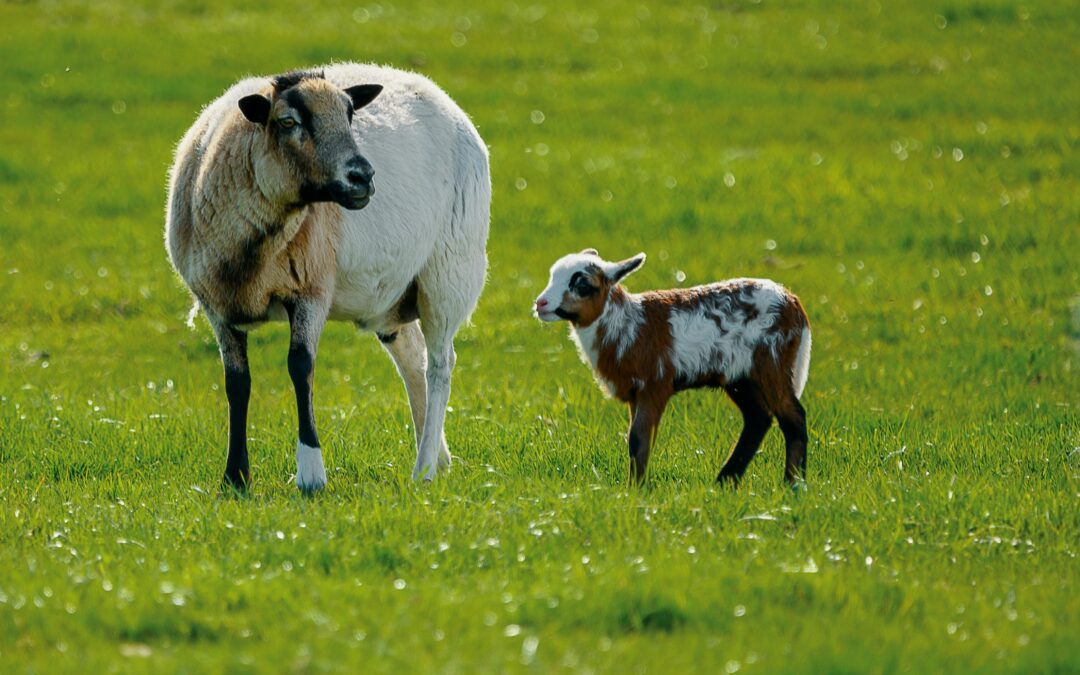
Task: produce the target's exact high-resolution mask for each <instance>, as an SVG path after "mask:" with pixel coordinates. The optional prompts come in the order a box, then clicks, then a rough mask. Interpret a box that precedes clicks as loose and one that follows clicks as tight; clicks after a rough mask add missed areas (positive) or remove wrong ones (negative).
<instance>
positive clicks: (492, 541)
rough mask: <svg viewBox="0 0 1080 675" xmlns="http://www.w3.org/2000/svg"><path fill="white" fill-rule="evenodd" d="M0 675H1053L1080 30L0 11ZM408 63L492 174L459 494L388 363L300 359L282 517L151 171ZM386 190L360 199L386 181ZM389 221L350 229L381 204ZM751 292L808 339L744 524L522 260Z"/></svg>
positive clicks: (739, 15)
mask: <svg viewBox="0 0 1080 675" xmlns="http://www.w3.org/2000/svg"><path fill="white" fill-rule="evenodd" d="M0 25H2V26H3V28H2V30H0V64H2V65H0V75H2V83H3V87H2V89H0V110H2V111H3V124H0V471H2V474H0V543H2V546H0V570H2V571H0V669H2V670H5V671H9V672H58V671H90V670H96V671H102V670H110V671H111V670H122V671H127V670H136V671H147V670H154V671H159V672H174V671H179V672H196V671H198V672H204V671H205V672H281V671H295V672H320V671H324V670H352V671H372V672H376V671H380V672H401V671H418V672H432V671H438V672H460V673H472V672H480V671H491V670H497V669H498V670H508V671H515V670H536V671H542V672H554V671H557V672H575V673H588V672H631V673H639V672H687V671H698V672H722V671H726V672H736V671H745V672H755V671H761V672H814V673H820V672H894V671H909V672H934V671H937V672H963V671H976V670H977V671H979V672H996V671H1012V672H1025V673H1030V672H1054V671H1056V672H1062V671H1075V670H1076V669H1077V668H1078V667H1080V665H1078V664H1080V661H1078V657H1077V654H1078V649H1080V640H1078V638H1077V630H1078V628H1080V599H1078V598H1080V589H1078V581H1080V564H1078V561H1077V559H1076V556H1077V552H1078V549H1080V545H1078V541H1080V537H1078V532H1080V418H1078V414H1077V405H1078V403H1080V401H1078V400H1077V392H1078V391H1080V388H1078V379H1077V374H1076V370H1077V368H1078V367H1080V299H1078V297H1080V273H1078V270H1077V259H1078V254H1080V242H1078V227H1077V224H1078V220H1080V198H1078V195H1080V178H1078V176H1080V159H1078V153H1077V152H1076V149H1077V140H1078V137H1080V116H1078V114H1077V110H1080V86H1077V74H1076V70H1077V65H1078V64H1080V48H1078V47H1077V45H1078V44H1080V41H1078V39H1077V38H1078V36H1080V10H1078V9H1077V8H1076V6H1075V5H1074V4H1073V3H1067V2H1049V1H1047V2H1025V3H1023V4H1016V3H1010V2H997V1H992V0H988V1H985V2H966V1H961V0H955V1H949V0H935V1H921V0H920V1H917V2H915V1H913V2H885V1H881V2H876V1H869V2H810V1H807V2H770V1H769V0H762V1H761V2H736V1H729V2H712V3H702V4H690V3H685V4H684V3H662V4H657V3H651V4H650V3H633V2H630V3H624V2H613V1H610V2H576V3H570V2H548V3H543V2H528V0H525V1H523V2H497V1H493V0H479V1H478V2H475V3H458V2H438V3H435V2H430V3H422V4H420V3H417V4H408V3H401V4H388V3H383V4H359V5H344V4H335V3H284V2H278V1H277V0H261V1H260V2H229V3H217V2H164V3H150V2H146V3H136V2H131V3H122V2H94V3H87V2H67V1H62V0H61V1H55V2H40V3H39V2H3V3H0ZM331 60H357V61H374V62H380V63H388V64H393V65H396V66H400V67H405V68H410V69H414V70H417V71H420V72H422V73H424V74H426V75H428V76H430V77H431V78H432V79H433V80H435V81H436V82H437V83H439V84H440V85H441V86H442V87H443V88H444V89H446V91H448V92H449V93H450V95H451V96H453V97H454V98H455V100H457V101H458V102H459V103H460V104H461V106H462V107H463V108H464V109H465V110H466V111H468V112H469V113H470V115H471V116H472V118H473V120H474V122H475V123H476V125H477V127H478V128H479V130H480V133H481V134H482V136H483V137H484V139H485V140H486V142H487V143H488V144H489V146H490V150H491V163H492V176H493V187H494V202H493V211H492V227H491V238H490V247H489V254H490V259H491V265H490V278H489V281H488V284H487V287H486V290H485V293H484V296H483V297H482V299H481V303H480V307H479V309H478V310H477V312H476V314H475V316H474V317H473V319H474V323H473V324H472V325H471V326H469V327H467V328H465V329H463V330H462V332H461V333H460V334H459V337H458V340H457V352H458V367H457V370H456V372H455V377H454V391H453V395H452V398H451V407H452V412H450V413H449V414H448V423H447V435H448V439H449V443H450V446H451V451H452V452H453V453H454V455H455V457H456V461H455V464H454V468H453V471H452V472H451V473H450V474H448V475H446V476H444V477H440V479H439V480H438V481H437V482H435V483H434V484H431V485H415V484H413V483H412V482H411V481H410V480H409V479H408V476H409V472H410V468H411V466H412V463H413V460H414V458H415V451H414V448H413V446H412V431H411V429H410V428H409V427H408V424H409V417H408V406H407V404H406V401H405V397H404V391H403V388H402V386H401V383H400V381H399V380H398V379H397V376H396V374H395V372H394V370H393V367H392V365H391V363H390V361H389V359H387V358H386V357H385V355H384V354H382V353H381V349H380V348H379V346H378V343H377V341H376V340H375V339H374V337H373V336H371V335H366V334H362V333H357V331H355V330H354V329H352V328H351V327H349V326H344V325H333V326H330V327H329V328H328V330H327V332H326V333H325V334H324V337H323V340H322V349H321V351H320V354H319V362H318V367H317V371H316V380H315V382H316V414H317V417H318V422H319V426H320V436H321V437H322V439H323V442H324V444H325V454H326V458H327V465H328V466H327V468H328V472H329V474H330V485H329V488H328V489H327V491H326V492H325V493H324V494H322V495H321V496H319V497H318V498H316V499H313V500H309V499H305V498H303V497H300V496H299V495H298V494H297V493H296V490H295V487H294V486H293V485H292V484H291V482H290V479H291V472H292V470H293V468H294V465H293V449H294V447H295V445H294V444H295V433H296V431H295V426H294V425H295V420H294V403H293V400H292V392H291V386H290V384H289V380H288V375H287V372H286V369H285V356H286V350H287V331H286V330H285V329H284V327H283V326H269V327H266V328H264V329H262V330H260V331H258V332H257V333H255V334H254V336H253V338H252V368H253V377H254V391H253V398H252V409H251V424H250V429H249V435H250V437H251V446H252V447H251V452H252V468H253V472H254V477H255V484H254V486H253V489H252V491H251V494H250V496H248V497H247V498H243V499H234V498H231V497H228V496H223V495H222V494H221V493H220V492H219V490H218V481H219V480H220V475H221V471H222V469H223V466H224V458H225V431H226V403H225V396H224V392H223V391H222V386H221V372H220V363H219V361H218V357H217V351H216V347H215V345H214V343H213V339H212V337H211V334H210V331H209V328H208V326H207V325H206V324H205V322H204V321H202V320H200V321H199V322H198V323H197V325H196V329H195V330H194V331H192V330H190V329H188V328H187V327H185V326H184V317H185V315H186V312H187V309H188V307H189V300H188V297H187V294H186V292H185V291H184V290H183V288H182V286H181V284H180V283H179V281H178V280H177V278H176V277H175V276H174V274H173V272H172V271H171V269H170V267H169V264H168V261H167V258H166V255H165V250H164V246H163V244H162V230H163V220H164V218H163V213H164V206H163V205H164V199H165V178H166V172H167V169H168V166H169V164H170V162H171V152H172V148H173V146H174V144H175V143H176V142H177V141H178V139H179V138H180V136H181V135H182V134H183V133H184V131H185V130H186V129H187V127H188V126H189V125H190V124H191V123H192V121H193V120H194V118H195V116H196V115H197V113H198V111H199V109H200V107H201V106H202V105H204V104H206V103H207V102H209V101H210V100H212V99H213V98H214V97H216V96H217V95H219V94H220V93H221V92H222V91H224V90H225V89H226V88H227V87H228V86H229V84H231V83H232V82H233V81H235V80H236V79H238V78H240V77H241V76H243V75H246V74H271V73H275V72H280V71H284V70H287V69H291V68H294V67H298V66H307V65H313V64H318V63H323V62H327V61H331ZM376 170H377V167H376ZM376 198H377V197H376ZM586 246H595V247H597V248H599V249H600V252H601V254H603V255H605V256H606V257H609V258H620V257H626V256H629V255H631V254H633V253H636V252H637V251H639V250H640V251H645V252H647V253H648V254H649V261H648V262H647V263H646V265H645V267H644V268H642V270H641V271H640V272H638V273H637V274H636V275H635V276H634V277H632V278H631V279H630V280H629V282H628V286H629V288H630V289H631V290H643V289H646V288H659V287H672V286H678V285H692V284H696V283H703V282H707V281H712V280H716V279H721V278H726V277H734V276H765V277H771V278H774V279H776V280H778V281H780V282H782V283H784V284H785V285H787V286H788V287H790V288H791V289H793V290H794V291H795V292H797V293H798V294H799V295H800V296H801V297H802V298H803V301H804V304H805V305H806V307H807V309H808V312H809V314H810V317H811V321H812V322H813V327H814V328H813V331H814V353H813V359H812V364H811V373H810V381H809V385H808V387H807V390H806V393H805V395H804V398H803V400H804V403H805V406H806V408H807V411H808V416H809V425H810V435H811V446H810V454H809V471H810V483H809V486H808V489H807V490H806V491H805V492H803V493H801V494H798V495H795V494H792V493H790V492H789V491H788V490H787V489H785V488H784V486H783V484H782V480H781V477H782V470H783V467H782V464H783V462H782V455H783V451H782V448H781V443H780V434H779V432H777V431H773V432H772V433H771V434H770V435H769V437H768V438H767V440H766V444H765V446H764V447H763V450H762V453H761V454H760V455H759V457H758V458H757V459H756V460H755V461H754V463H753V464H752V465H751V468H750V474H749V477H748V480H747V481H746V483H745V484H744V489H741V490H740V491H738V492H736V493H732V492H727V491H723V490H718V489H716V488H715V487H714V486H713V484H712V481H713V479H714V477H715V475H716V472H717V470H718V469H719V466H720V463H721V462H722V461H723V459H724V457H725V456H726V453H727V449H728V448H729V447H730V445H731V443H732V442H733V441H734V439H735V437H736V436H737V434H738V429H739V420H738V415H737V411H736V409H735V408H734V406H732V405H731V404H730V403H729V402H728V401H726V400H725V399H724V397H723V396H722V395H721V394H718V393H717V392H693V393H687V394H683V395H681V396H680V397H679V398H677V399H675V401H674V402H673V405H672V407H671V408H669V411H668V413H667V415H666V417H665V419H664V423H663V426H662V428H661V433H660V438H659V448H660V449H659V451H658V453H657V454H654V456H653V460H652V463H651V473H652V476H651V484H650V486H649V487H648V488H647V489H645V490H638V489H631V488H629V487H628V486H627V484H626V482H625V476H626V473H627V458H626V450H625V446H624V440H623V438H624V433H625V429H626V413H625V410H624V409H623V408H622V406H620V405H619V404H617V403H615V402H613V401H607V400H604V399H603V397H602V395H601V394H600V392H599V391H598V389H597V388H596V386H595V385H594V384H593V382H592V379H591V376H590V374H589V372H588V369H587V368H586V367H585V366H584V365H582V364H581V363H580V362H579V359H578V356H577V354H576V353H575V351H574V349H573V346H572V344H571V343H570V341H569V340H568V339H567V338H566V335H565V329H564V328H563V327H562V326H556V327H553V326H542V325H540V324H539V323H538V322H536V321H535V320H534V319H533V318H531V317H530V306H531V303H532V300H533V298H535V296H536V295H537V294H538V293H539V292H540V291H541V290H542V289H543V287H544V285H545V283H546V279H547V269H548V266H549V265H550V264H551V263H552V262H553V261H554V260H555V259H556V258H558V257H559V256H561V255H563V254H565V253H567V252H570V251H575V250H579V249H581V248H584V247H586Z"/></svg>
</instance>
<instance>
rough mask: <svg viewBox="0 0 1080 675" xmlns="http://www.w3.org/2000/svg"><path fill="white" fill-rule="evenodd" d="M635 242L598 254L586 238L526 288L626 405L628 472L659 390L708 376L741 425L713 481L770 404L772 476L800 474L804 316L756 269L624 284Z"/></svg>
mask: <svg viewBox="0 0 1080 675" xmlns="http://www.w3.org/2000/svg"><path fill="white" fill-rule="evenodd" d="M644 262H645V254H644V253H639V254H638V255H636V256H634V257H632V258H628V259H626V260H623V261H621V262H608V261H606V260H603V259H602V258H600V256H599V255H598V254H597V252H596V249H585V250H584V251H582V252H581V253H574V254H570V255H567V256H564V257H562V258H560V259H559V260H558V261H556V263H555V264H554V265H553V266H552V267H551V279H550V281H549V283H548V286H547V288H545V289H544V292H543V293H541V294H540V296H539V297H538V298H537V299H536V304H535V307H534V312H535V315H536V316H537V318H539V319H540V320H541V321H559V320H560V319H561V320H565V321H569V322H570V326H571V331H570V335H571V338H572V339H573V340H574V342H575V343H577V346H578V351H579V352H580V354H581V358H582V360H583V361H585V362H586V363H587V364H589V366H590V367H591V368H592V370H593V375H594V377H595V378H596V381H597V383H598V384H599V385H600V387H601V389H603V390H604V391H605V393H607V394H608V395H609V396H614V397H615V398H617V399H619V400H620V401H624V402H625V403H628V404H629V406H630V432H629V435H628V443H629V446H630V459H631V469H630V470H631V475H632V477H633V478H635V479H636V480H637V481H638V482H639V483H640V482H643V481H644V480H645V469H646V467H647V466H648V463H649V452H650V449H651V447H652V445H653V443H654V442H655V439H656V432H657V429H658V425H659V424H660V418H661V416H662V415H663V414H664V409H665V407H666V406H667V403H668V400H669V399H670V398H671V397H672V396H673V395H674V394H675V393H677V392H679V391H683V390H685V389H693V388H698V387H714V388H716V387H719V388H722V389H724V391H726V392H727V394H728V396H730V397H731V399H732V400H733V401H734V402H735V404H736V405H737V406H738V407H739V410H740V411H741V412H742V416H743V429H742V433H741V434H740V435H739V440H738V442H736V444H735V446H734V448H733V449H732V451H731V454H730V456H729V457H728V459H727V462H726V463H725V464H724V466H723V468H722V469H721V470H720V474H719V476H717V481H719V482H721V483H726V484H729V485H732V486H736V485H738V482H739V480H740V479H741V478H742V476H743V474H744V473H745V471H746V468H747V466H748V465H749V463H750V460H751V459H752V458H753V456H754V454H755V453H756V452H757V450H758V448H759V447H760V446H761V442H762V440H763V439H764V438H765V434H766V433H767V432H768V430H769V427H770V426H771V425H772V418H773V417H774V416H775V417H776V419H777V420H778V422H779V424H780V430H781V431H782V432H783V434H784V441H785V443H786V446H787V462H786V465H785V470H784V476H785V478H786V480H787V482H788V483H791V484H796V483H797V482H798V481H801V480H803V479H804V478H805V476H806V445H807V434H806V413H805V411H804V410H803V407H802V404H800V403H799V397H800V396H801V395H802V391H803V388H804V387H805V386H806V378H807V375H808V373H809V367H810V322H809V319H808V318H807V316H806V312H805V311H804V310H803V307H802V304H801V302H800V301H799V299H798V298H797V297H796V296H795V295H793V294H792V293H790V292H789V291H787V290H786V289H784V288H783V287H782V286H780V285H778V284H776V283H775V282H772V281H769V280H765V279H731V280H728V281H721V282H717V283H713V284H709V285H705V286H696V287H693V288H682V289H675V290H666V291H650V292H646V293H641V294H634V293H629V292H627V291H626V290H625V289H623V288H622V286H620V285H619V283H620V282H621V281H622V280H623V279H625V278H626V277H627V275H629V274H631V273H632V272H634V271H635V270H637V269H638V268H640V267H641V265H642V263H644Z"/></svg>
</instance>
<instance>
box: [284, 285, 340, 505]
mask: <svg viewBox="0 0 1080 675" xmlns="http://www.w3.org/2000/svg"><path fill="white" fill-rule="evenodd" d="M285 309H286V311H288V313H289V326H290V329H291V339H290V340H289V377H291V378H292V382H293V389H294V390H295V391H296V412H297V417H298V420H299V432H298V439H297V441H296V487H298V488H300V490H302V491H303V492H315V491H317V490H321V489H322V488H323V487H324V486H325V485H326V467H325V466H324V465H323V457H322V448H321V446H320V445H319V437H318V435H317V434H316V433H315V410H314V406H313V403H312V380H313V377H314V375H315V354H316V352H317V351H318V348H319V336H320V335H322V330H323V326H325V325H326V317H327V314H328V313H329V309H330V307H329V303H327V302H324V301H323V300H321V299H317V298H298V299H295V300H291V301H289V302H287V303H285Z"/></svg>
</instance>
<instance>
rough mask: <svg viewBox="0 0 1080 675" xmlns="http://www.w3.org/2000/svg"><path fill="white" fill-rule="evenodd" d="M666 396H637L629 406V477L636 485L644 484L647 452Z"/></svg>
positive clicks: (647, 459) (650, 448) (649, 449)
mask: <svg viewBox="0 0 1080 675" xmlns="http://www.w3.org/2000/svg"><path fill="white" fill-rule="evenodd" d="M668 398H669V397H667V396H640V395H639V396H638V398H637V399H636V400H635V401H634V403H633V404H631V406H630V410H631V414H632V415H633V420H632V421H631V423H630V433H629V435H628V436H627V442H628V444H629V446H630V475H631V477H632V478H633V479H634V480H635V481H637V482H638V483H644V482H645V470H646V469H647V468H648V466H649V452H650V451H651V450H652V444H653V441H654V440H656V432H657V430H658V429H659V427H660V418H661V417H662V416H663V414H664V408H665V407H666V406H667V402H668Z"/></svg>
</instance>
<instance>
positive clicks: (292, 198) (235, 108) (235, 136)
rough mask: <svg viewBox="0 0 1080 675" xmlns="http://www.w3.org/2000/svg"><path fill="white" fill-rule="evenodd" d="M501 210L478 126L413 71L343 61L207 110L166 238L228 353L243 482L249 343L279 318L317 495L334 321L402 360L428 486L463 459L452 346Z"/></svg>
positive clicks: (249, 87)
mask: <svg viewBox="0 0 1080 675" xmlns="http://www.w3.org/2000/svg"><path fill="white" fill-rule="evenodd" d="M361 151H362V152H363V154H361ZM376 173H377V175H378V185H379V190H378V195H377V196H375V195H374V192H375V180H374V176H375V174H376ZM369 201H370V204H369ZM490 202H491V181H490V178H489V173H488V156H487V149H486V147H485V146H484V143H483V141H482V140H481V138H480V135H479V134H478V133H477V131H476V128H475V127H474V126H473V125H472V123H471V122H470V121H469V118H468V117H467V116H466V115H465V113H464V112H463V111H462V110H461V109H460V108H459V107H458V106H457V105H456V104H455V103H454V102H453V101H452V100H451V99H450V97H449V96H447V94H446V93H445V92H443V91H442V90H441V89H439V88H438V87H437V86H436V85H435V84H434V83H432V82H431V81H430V80H428V79H426V78H424V77H422V76H420V75H417V74H414V73H408V72H403V71H400V70H395V69H392V68H386V67H381V66H374V65H361V64H354V63H339V64H334V65H328V66H325V67H322V68H317V69H314V70H309V71H299V72H291V73H286V74H284V75H278V76H276V77H271V78H265V77H260V78H251V79H245V80H242V81H240V82H238V83H237V84H235V85H234V86H233V87H231V88H230V89H229V90H228V91H226V92H225V94H224V95H222V96H221V97H220V98H218V99H217V100H215V101H214V102H213V103H211V104H210V105H209V106H207V107H206V109H205V110H203V112H202V114H201V115H200V116H199V118H198V120H196V122H195V124H194V125H193V126H192V127H191V129H190V130H189V131H188V132H187V134H186V135H185V136H184V138H183V139H182V140H181V141H180V144H179V146H178V147H177V149H176V158H175V162H174V164H173V167H172V170H171V172H170V179H169V198H168V205H167V214H166V226H165V237H166V242H167V246H168V250H169V257H170V259H171V260H172V264H173V266H174V267H175V268H176V271H177V272H178V273H179V274H180V277H181V278H182V279H183V281H184V283H185V284H186V285H187V287H188V288H189V289H190V290H191V292H192V294H193V295H194V296H195V302H196V305H195V309H202V311H203V312H204V313H205V314H206V316H207V318H208V319H209V321H210V324H211V326H213V329H214V334H215V336H216V337H217V342H218V346H219V348H220V351H221V360H222V363H223V365H224V367H225V392H226V394H227V398H228V401H229V454H228V460H227V462H226V466H225V476H224V482H225V483H226V484H227V485H231V486H234V487H236V488H240V489H243V488H245V487H246V486H247V485H248V484H249V483H250V481H251V471H250V468H249V463H248V454H247V437H246V427H247V408H248V399H249V396H250V392H251V376H250V373H249V370H248V360H247V331H248V330H249V329H250V328H252V327H253V326H255V325H257V324H260V323H262V322H265V321H272V320H288V321H289V325H290V328H291V330H290V334H291V339H290V344H289V356H288V370H289V375H290V377H291V378H292V382H293V386H294V388H295V390H296V403H297V410H298V416H299V433H298V440H297V445H296V484H297V486H298V487H299V488H300V489H301V490H304V491H313V490H318V489H320V488H322V487H323V486H324V485H325V484H326V470H325V468H324V465H323V459H322V451H321V449H320V445H319V440H318V436H317V435H316V431H315V422H314V415H313V407H312V375H313V373H314V368H315V355H316V350H317V346H318V342H319V335H320V334H321V332H322V329H323V326H324V325H325V323H326V321H327V320H328V319H339V320H344V321H351V322H354V323H355V324H356V325H357V326H359V327H360V328H362V329H366V330H371V331H374V332H375V333H376V334H377V335H378V337H379V339H380V341H381V342H382V343H383V345H384V346H385V348H386V351H387V352H389V354H390V356H391V357H392V358H393V360H394V363H395V365H396V366H397V369H398V373H399V374H400V375H401V378H402V380H404V382H405V389H406V392H407V393H408V398H409V406H410V408H411V409H412V419H413V425H414V429H415V432H416V443H417V453H416V466H415V468H414V469H413V477H414V478H420V477H422V478H424V479H427V480H431V479H433V478H434V477H435V475H436V473H437V471H438V469H439V468H441V467H445V466H448V465H449V464H450V453H449V451H448V450H447V447H446V440H445V437H444V435H443V424H444V422H445V417H446V406H447V402H448V400H449V397H450V376H451V372H452V370H453V367H454V360H455V354H454V335H455V333H456V332H457V330H458V328H459V327H460V326H461V324H462V323H463V322H464V321H465V320H466V319H467V318H468V317H469V315H470V314H471V313H472V311H473V309H474V308H475V307H476V302H477V299H478V298H479V296H480V291H481V289H482V288H483V285H484V277H485V273H486V267H487V256H486V252H485V247H486V243H487V234H488V218H489V210H490Z"/></svg>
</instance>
